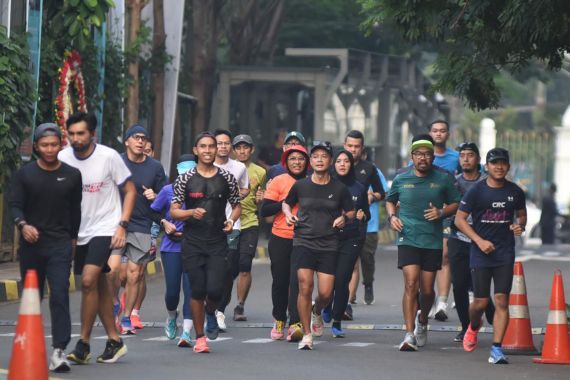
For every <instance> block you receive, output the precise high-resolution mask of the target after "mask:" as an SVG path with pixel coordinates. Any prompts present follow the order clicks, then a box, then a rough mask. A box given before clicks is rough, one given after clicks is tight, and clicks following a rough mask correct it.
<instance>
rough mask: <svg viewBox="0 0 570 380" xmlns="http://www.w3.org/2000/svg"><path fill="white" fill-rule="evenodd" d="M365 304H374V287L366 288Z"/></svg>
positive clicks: (368, 286) (367, 286)
mask: <svg viewBox="0 0 570 380" xmlns="http://www.w3.org/2000/svg"><path fill="white" fill-rule="evenodd" d="M364 303H365V304H367V305H372V304H374V288H373V287H372V285H365V286H364Z"/></svg>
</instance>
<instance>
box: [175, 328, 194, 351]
mask: <svg viewBox="0 0 570 380" xmlns="http://www.w3.org/2000/svg"><path fill="white" fill-rule="evenodd" d="M178 347H192V338H191V337H190V331H182V335H180V339H178Z"/></svg>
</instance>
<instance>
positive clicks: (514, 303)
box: [502, 261, 539, 355]
mask: <svg viewBox="0 0 570 380" xmlns="http://www.w3.org/2000/svg"><path fill="white" fill-rule="evenodd" d="M502 346H503V349H504V350H505V352H506V353H508V354H511V355H512V354H520V355H536V354H538V353H539V352H538V350H537V349H536V348H535V347H534V343H533V341H532V328H531V323H530V313H529V310H528V300H527V298H526V283H525V280H524V270H523V265H522V263H521V262H520V261H517V262H515V267H514V270H513V287H512V290H511V294H510V295H509V325H508V327H507V331H506V333H505V338H504V339H503V343H502Z"/></svg>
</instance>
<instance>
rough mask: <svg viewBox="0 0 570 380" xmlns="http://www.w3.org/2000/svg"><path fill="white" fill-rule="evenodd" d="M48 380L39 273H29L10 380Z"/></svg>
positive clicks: (21, 305) (17, 326) (25, 283)
mask: <svg viewBox="0 0 570 380" xmlns="http://www.w3.org/2000/svg"><path fill="white" fill-rule="evenodd" d="M47 378H48V365H47V359H46V344H45V340H44V327H43V324H42V313H41V310H40V292H39V289H38V274H37V272H36V271H35V270H29V271H28V272H27V273H26V279H25V281H24V291H23V292H22V301H21V303H20V313H19V315H18V323H17V325H16V335H15V336H14V344H13V346H12V358H11V359H10V371H9V372H8V380H16V379H18V380H28V379H30V380H43V379H46V380H47Z"/></svg>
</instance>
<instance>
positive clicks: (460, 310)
mask: <svg viewBox="0 0 570 380" xmlns="http://www.w3.org/2000/svg"><path fill="white" fill-rule="evenodd" d="M469 247H470V243H466V242H464V241H461V240H459V239H454V238H451V239H449V240H448V241H447V249H448V252H449V267H450V270H451V283H452V284H453V298H454V300H455V308H456V310H457V316H458V317H459V320H460V321H461V328H462V329H463V330H467V327H468V326H469V322H470V321H469V290H470V289H471V288H472V287H473V282H472V280H471V269H470V268H469ZM494 314H495V305H493V300H492V299H489V304H488V306H487V309H485V316H486V318H487V321H488V322H489V323H491V324H492V323H493V316H494Z"/></svg>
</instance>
